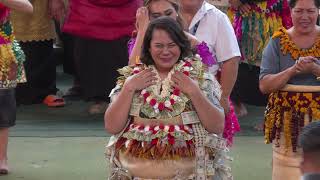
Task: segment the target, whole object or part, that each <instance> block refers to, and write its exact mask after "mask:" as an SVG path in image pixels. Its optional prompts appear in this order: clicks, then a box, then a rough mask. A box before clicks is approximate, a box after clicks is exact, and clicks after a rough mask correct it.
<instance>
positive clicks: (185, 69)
mask: <svg viewBox="0 0 320 180" xmlns="http://www.w3.org/2000/svg"><path fill="white" fill-rule="evenodd" d="M146 68H151V69H152V71H153V72H154V73H156V76H157V79H158V80H157V82H156V84H154V85H151V86H149V87H147V88H145V89H143V90H141V92H140V94H139V97H140V98H142V99H143V105H142V107H141V108H140V111H141V112H142V113H143V114H144V115H146V116H147V117H149V118H160V117H161V118H170V117H174V116H177V115H179V114H180V113H181V112H183V110H184V109H185V106H186V103H187V102H188V101H189V98H188V97H187V96H186V95H185V94H184V93H183V92H181V91H180V89H179V88H177V87H173V86H172V85H171V84H172V81H171V76H172V74H173V73H174V71H180V72H182V73H184V74H185V75H187V76H189V77H191V78H199V77H201V75H202V73H203V71H202V69H203V64H202V62H201V57H200V56H199V55H195V56H193V57H188V58H185V59H184V60H180V61H179V62H178V63H177V64H175V65H174V67H173V68H172V69H171V70H170V72H169V73H168V76H167V77H166V78H165V79H163V80H162V81H161V78H160V76H159V73H158V71H157V70H156V67H155V66H154V65H150V66H146V65H144V64H136V65H134V66H133V67H132V68H131V73H129V72H127V75H129V74H130V75H134V74H137V73H139V72H140V71H142V70H144V69H146ZM122 73H123V72H122ZM128 73H129V74H128Z"/></svg>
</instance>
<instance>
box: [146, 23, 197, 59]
mask: <svg viewBox="0 0 320 180" xmlns="http://www.w3.org/2000/svg"><path fill="white" fill-rule="evenodd" d="M155 30H164V31H166V32H167V33H168V34H169V36H170V38H171V39H172V40H173V42H174V43H176V44H177V45H178V46H179V48H180V50H181V54H180V57H179V59H183V58H184V57H187V56H190V55H191V54H192V50H191V44H190V41H189V39H188V37H187V36H186V35H185V33H184V31H183V30H182V28H181V26H180V25H179V24H178V22H177V21H175V20H174V19H172V18H171V17H159V18H157V19H154V20H153V21H151V22H150V24H149V26H148V29H147V31H146V33H145V36H144V40H143V45H142V54H141V61H142V62H143V63H144V64H147V65H150V64H154V61H153V59H152V56H151V54H150V51H149V49H150V42H151V40H152V34H153V31H155Z"/></svg>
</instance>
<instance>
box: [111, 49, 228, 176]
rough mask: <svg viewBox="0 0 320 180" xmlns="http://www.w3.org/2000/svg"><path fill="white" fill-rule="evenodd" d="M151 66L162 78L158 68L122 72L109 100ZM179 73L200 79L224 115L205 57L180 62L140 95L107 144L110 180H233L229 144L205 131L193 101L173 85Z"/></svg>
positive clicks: (189, 58)
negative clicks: (125, 179)
mask: <svg viewBox="0 0 320 180" xmlns="http://www.w3.org/2000/svg"><path fill="white" fill-rule="evenodd" d="M146 68H151V69H153V72H155V73H156V74H158V73H157V70H156V68H155V66H153V65H149V66H146V65H144V64H138V65H134V66H126V67H124V68H122V69H120V70H119V72H120V74H121V76H120V77H119V78H118V83H117V86H116V88H115V89H114V90H113V91H112V92H111V94H110V96H111V97H113V96H115V95H116V94H117V93H118V92H119V91H120V90H121V88H122V86H123V84H124V82H125V80H126V79H127V78H128V77H130V76H132V75H134V74H136V73H139V72H140V71H142V70H144V69H146ZM175 70H176V71H180V72H182V73H184V74H185V75H187V76H189V77H190V78H192V79H194V80H196V81H197V82H198V84H199V87H200V88H201V90H202V91H203V93H204V94H205V95H206V97H207V98H208V99H209V100H210V101H211V102H212V104H214V105H215V106H216V107H217V108H218V109H220V110H221V111H223V110H222V108H221V106H220V105H219V98H220V95H221V90H220V85H219V83H218V82H217V81H216V79H215V78H214V77H213V76H212V75H210V74H208V73H207V67H206V66H205V65H204V64H203V63H202V62H201V57H200V56H199V55H196V56H193V57H187V58H185V59H184V60H180V61H179V62H177V63H176V65H174V67H173V68H172V70H171V71H170V72H169V74H168V76H167V78H166V79H164V80H162V81H160V80H159V81H157V82H156V84H155V85H151V86H149V87H147V88H145V89H143V90H142V91H138V92H136V93H135V95H134V97H133V100H132V104H131V109H130V113H129V115H130V116H129V120H128V124H127V126H126V128H125V129H124V130H123V132H121V133H120V134H118V135H116V136H113V137H112V138H111V139H110V141H109V143H108V145H107V153H106V154H107V157H108V158H109V160H110V163H111V177H110V178H111V179H112V178H113V179H119V178H123V177H127V178H128V179H131V178H135V179H179V178H180V179H192V178H196V177H203V178H204V179H210V178H212V177H215V176H218V177H220V178H222V179H223V180H227V179H232V176H231V172H230V168H229V167H227V166H226V164H225V163H227V159H226V154H225V153H226V151H227V149H226V142H225V140H224V139H223V138H221V137H220V136H218V135H215V134H209V133H208V132H207V131H206V130H205V129H204V127H203V126H202V125H201V122H200V120H199V118H198V116H197V113H196V111H195V109H194V107H193V105H192V102H191V100H190V99H189V98H188V96H187V95H185V94H184V93H183V92H181V91H180V90H179V89H178V88H176V87H173V86H172V85H171V84H172V82H171V75H172V74H173V72H174V71H175ZM158 79H160V78H158ZM213 118H214V117H213ZM187 120H188V121H189V123H188V122H187ZM191 122H192V123H191Z"/></svg>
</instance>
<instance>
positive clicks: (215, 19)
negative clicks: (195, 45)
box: [188, 1, 241, 74]
mask: <svg viewBox="0 0 320 180" xmlns="http://www.w3.org/2000/svg"><path fill="white" fill-rule="evenodd" d="M199 21H200V23H199V26H198V28H197V31H196V33H195V34H194V35H195V36H196V37H197V39H198V40H199V41H200V42H202V41H204V42H206V43H207V45H208V47H209V50H210V52H212V53H213V54H214V55H215V57H216V59H217V61H218V62H219V63H220V64H221V63H222V62H223V61H226V60H228V59H230V58H233V57H237V56H238V57H240V56H241V53H240V49H239V46H238V42H237V38H236V35H235V33H234V30H233V27H232V25H231V22H230V20H229V18H228V16H227V15H226V14H224V13H223V12H222V11H220V10H219V9H217V8H216V7H214V6H213V5H211V4H209V3H207V2H205V1H204V2H203V4H202V6H201V8H200V9H199V10H198V12H197V13H196V15H195V16H194V17H193V19H192V21H191V24H190V26H189V29H188V30H189V32H190V33H193V30H194V26H195V25H196V24H197V23H198V22H199ZM218 69H219V65H213V66H212V67H210V72H212V73H213V74H216V73H217V70H218Z"/></svg>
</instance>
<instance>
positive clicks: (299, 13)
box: [291, 0, 319, 34]
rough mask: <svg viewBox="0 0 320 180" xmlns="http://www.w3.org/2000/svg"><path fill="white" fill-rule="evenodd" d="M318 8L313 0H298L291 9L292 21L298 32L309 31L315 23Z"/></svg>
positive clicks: (304, 32)
mask: <svg viewBox="0 0 320 180" xmlns="http://www.w3.org/2000/svg"><path fill="white" fill-rule="evenodd" d="M318 11H319V9H318V8H317V7H316V6H315V4H314V0H298V1H297V3H296V5H295V7H294V8H292V9H291V17H292V23H293V26H294V27H295V29H296V30H297V31H298V32H299V33H303V34H306V33H310V32H312V31H313V30H314V28H315V25H316V23H317V17H318Z"/></svg>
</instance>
